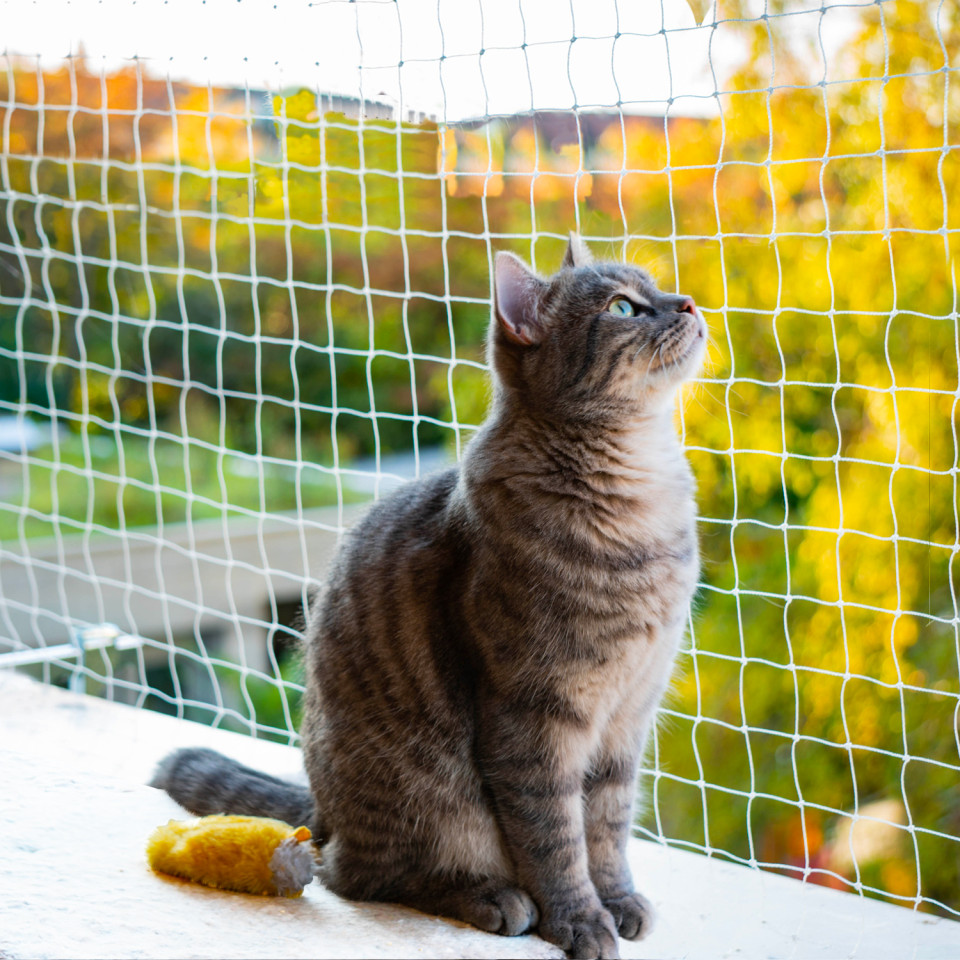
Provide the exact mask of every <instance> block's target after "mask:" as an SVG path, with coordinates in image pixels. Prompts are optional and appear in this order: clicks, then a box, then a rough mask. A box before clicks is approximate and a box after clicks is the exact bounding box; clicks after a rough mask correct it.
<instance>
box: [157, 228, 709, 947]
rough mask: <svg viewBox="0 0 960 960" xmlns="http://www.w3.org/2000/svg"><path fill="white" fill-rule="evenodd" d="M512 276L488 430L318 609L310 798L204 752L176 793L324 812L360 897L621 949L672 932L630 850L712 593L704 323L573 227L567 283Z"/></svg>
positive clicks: (401, 511)
mask: <svg viewBox="0 0 960 960" xmlns="http://www.w3.org/2000/svg"><path fill="white" fill-rule="evenodd" d="M496 281H497V284H496V291H497V302H496V306H495V311H494V314H495V316H494V321H493V324H492V327H491V337H490V358H491V361H492V366H493V369H494V372H495V377H494V383H495V399H494V404H493V409H492V412H491V415H490V417H489V419H488V421H487V423H486V424H485V426H484V427H483V428H482V430H481V431H480V432H479V433H478V435H477V436H476V438H475V439H474V440H473V442H472V443H471V444H470V446H469V448H468V450H467V452H466V454H465V456H464V459H463V463H462V466H461V467H460V468H452V469H449V470H447V471H445V472H442V473H439V474H435V475H433V476H430V477H427V478H424V479H421V480H419V481H416V482H413V483H410V484H408V485H407V486H405V487H403V488H402V489H401V490H399V491H398V492H397V493H396V494H394V495H393V496H391V497H389V498H387V499H385V500H382V501H381V502H379V503H377V504H376V505H375V506H374V507H373V508H372V509H371V510H370V512H369V513H368V514H367V516H366V518H365V519H364V520H363V521H362V522H361V523H359V524H358V525H357V526H356V527H355V528H354V529H353V530H352V531H351V533H350V534H349V535H348V536H347V538H346V539H345V542H344V544H343V547H342V549H341V552H340V554H339V558H338V561H337V562H336V564H335V565H334V571H333V573H332V575H331V577H330V579H329V581H328V584H327V587H326V590H325V593H324V595H323V597H322V598H321V601H320V602H319V603H318V604H316V605H315V606H314V608H313V609H312V611H311V615H310V617H309V622H308V624H307V629H306V637H305V642H306V665H307V693H306V698H305V717H304V723H303V728H302V738H303V750H304V761H305V767H306V770H307V773H308V776H309V780H310V786H311V794H312V808H311V807H310V800H309V798H307V797H305V796H304V795H302V794H300V793H298V792H297V791H298V790H299V789H302V788H296V787H292V786H290V787H284V786H282V785H280V786H278V785H277V782H271V781H270V780H269V778H263V777H261V776H260V775H258V774H256V773H255V772H254V771H249V770H246V768H241V767H239V765H237V764H234V763H233V762H232V761H228V760H226V759H224V758H217V757H216V756H215V755H210V754H209V752H202V751H201V752H198V754H200V755H199V756H198V755H197V754H193V755H187V756H186V757H185V756H184V755H183V753H181V754H178V755H175V759H173V760H171V759H168V761H165V764H166V766H165V767H164V768H162V771H161V775H159V776H158V778H157V780H156V781H155V782H156V783H157V784H158V785H160V786H163V787H165V788H166V789H167V790H169V792H170V793H171V795H172V796H174V797H175V798H176V799H178V800H181V802H184V803H185V804H186V805H187V806H188V807H190V809H192V810H195V811H198V812H213V811H214V809H216V810H217V811H219V810H220V809H224V810H227V812H231V813H233V812H261V811H262V812H263V813H266V814H268V815H271V816H274V815H279V814H280V813H282V812H283V811H288V812H289V811H290V810H291V809H292V810H293V811H294V812H302V813H304V814H305V817H306V816H309V817H310V822H309V825H310V826H311V827H312V829H313V831H314V835H315V836H316V837H318V839H319V842H320V843H322V844H323V866H322V873H321V878H322V880H323V882H324V883H325V884H326V885H327V886H328V887H329V888H330V889H332V890H334V891H335V892H337V893H339V894H341V895H343V896H345V897H349V898H352V899H357V900H387V901H396V902H400V903H406V904H409V905H411V906H414V907H418V908H420V909H423V910H426V911H429V912H432V913H439V914H444V915H447V916H453V917H457V918H459V919H462V920H466V921H468V922H470V923H473V924H475V925H477V926H479V927H481V928H483V929H486V930H493V931H496V932H499V933H504V934H517V933H522V932H524V931H526V930H528V929H531V928H533V927H535V926H536V927H537V928H538V929H539V932H540V934H541V935H542V936H543V937H545V938H546V939H547V940H550V941H552V942H553V943H556V944H559V945H560V946H561V947H562V948H563V949H565V950H566V951H567V952H568V954H569V955H570V956H574V957H615V956H617V934H618V933H619V934H620V935H622V936H625V937H630V938H637V937H640V936H642V935H644V934H645V933H646V932H647V931H648V930H649V925H650V922H651V914H650V908H649V905H648V903H647V902H646V900H644V898H643V897H641V896H640V895H639V894H637V893H635V892H634V889H633V883H632V880H631V877H630V872H629V869H628V867H627V865H626V862H625V857H624V851H625V846H626V840H627V837H628V835H629V828H630V824H631V821H632V816H633V796H634V789H635V779H636V773H637V766H638V763H639V758H640V755H641V753H642V750H643V747H644V743H645V740H646V737H647V733H648V731H649V728H650V725H651V721H652V717H653V713H654V711H655V709H656V706H657V704H658V702H659V700H660V698H661V696H662V694H663V691H664V689H665V687H666V684H667V682H668V679H669V675H670V670H671V666H672V662H673V658H674V655H675V652H676V649H677V646H678V643H679V641H680V638H681V635H682V631H683V625H684V621H685V617H686V614H687V609H688V605H689V601H690V598H691V595H692V593H693V590H694V587H695V584H696V581H697V574H698V551H697V542H696V531H695V523H694V515H695V511H694V502H693V483H692V479H691V475H690V472H689V470H688V467H687V465H686V463H685V460H684V458H683V456H682V453H681V449H680V445H679V443H678V441H677V438H676V433H675V430H674V427H673V424H672V410H673V398H674V394H675V391H676V388H677V386H678V385H679V384H680V382H681V381H682V380H683V379H684V378H686V377H688V376H690V375H692V373H693V372H694V371H695V370H696V369H697V367H698V365H699V362H700V359H701V356H702V348H703V342H704V333H705V331H704V327H703V321H702V319H701V318H700V317H699V315H698V314H697V312H696V310H695V308H693V307H692V301H687V300H686V298H682V297H677V296H673V295H667V294H663V293H661V292H660V291H658V290H657V289H656V287H655V286H654V284H653V283H652V281H651V280H650V278H649V277H648V276H647V275H646V274H645V273H643V272H642V271H640V270H638V269H636V268H634V267H631V266H624V265H618V264H610V263H600V264H594V263H593V262H592V261H591V260H590V259H589V254H588V253H587V252H586V250H585V249H584V248H583V247H582V246H580V245H579V243H578V241H577V240H576V238H572V239H571V246H570V249H569V250H568V253H567V257H566V258H565V261H564V265H563V267H562V268H561V270H560V272H559V273H557V274H556V275H555V276H554V277H553V278H552V279H550V280H549V281H547V280H542V279H540V278H539V277H536V276H534V275H533V274H532V273H530V271H529V270H528V268H527V267H526V266H525V265H523V264H522V263H521V261H519V260H517V259H516V258H514V257H512V256H511V255H509V254H500V255H499V257H498V261H497V277H496ZM616 296H625V297H627V298H628V299H631V300H632V301H633V302H634V304H635V305H636V308H637V310H638V315H637V316H635V317H628V318H624V317H620V316H616V315H614V314H612V313H611V312H609V311H608V310H607V306H608V305H609V303H610V301H611V298H613V297H616ZM191 764H192V766H191ZM178 768H179V769H181V770H188V771H189V775H181V776H178V775H177V772H176V771H177V769H178ZM244 783H246V785H247V787H248V796H247V797H244V795H243V794H244V790H243V784H244ZM258 805H259V807H260V811H257V810H252V809H251V806H258ZM305 817H303V818H301V817H294V818H293V819H295V820H296V819H304V818H305ZM288 819H289V818H288Z"/></svg>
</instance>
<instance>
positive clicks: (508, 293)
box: [493, 251, 547, 347]
mask: <svg viewBox="0 0 960 960" xmlns="http://www.w3.org/2000/svg"><path fill="white" fill-rule="evenodd" d="M546 287H547V285H546V283H544V281H543V280H541V279H540V278H539V277H538V276H537V275H536V274H535V273H533V272H532V271H531V270H530V268H529V267H528V266H527V265H526V264H525V263H524V262H523V261H522V260H521V259H520V258H519V257H516V256H514V255H513V254H512V253H507V252H505V251H502V252H500V253H498V254H497V261H496V265H495V267H494V272H493V300H494V307H493V309H494V312H495V313H496V316H497V322H498V323H499V324H500V329H501V330H502V331H503V332H504V335H505V336H506V338H507V339H508V340H510V341H511V342H513V343H517V344H520V345H521V346H524V347H529V346H531V345H533V344H535V343H539V342H540V341H541V340H542V339H543V335H544V333H545V332H546V328H545V327H544V325H543V323H542V322H541V320H540V318H539V316H538V314H539V308H540V298H541V296H542V295H543V292H544V290H546Z"/></svg>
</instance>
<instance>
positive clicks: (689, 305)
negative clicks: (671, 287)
mask: <svg viewBox="0 0 960 960" xmlns="http://www.w3.org/2000/svg"><path fill="white" fill-rule="evenodd" d="M677 313H692V314H693V315H694V316H696V315H697V305H696V304H695V303H694V302H693V299H692V298H691V297H684V298H683V301H682V302H681V303H680V305H679V306H678V307H677Z"/></svg>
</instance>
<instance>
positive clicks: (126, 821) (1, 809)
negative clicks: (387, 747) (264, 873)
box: [0, 672, 960, 960]
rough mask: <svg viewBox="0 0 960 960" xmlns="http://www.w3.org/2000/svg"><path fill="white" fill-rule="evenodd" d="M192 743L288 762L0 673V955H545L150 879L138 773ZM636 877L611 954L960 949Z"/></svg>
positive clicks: (830, 912)
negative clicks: (644, 916) (639, 923)
mask: <svg viewBox="0 0 960 960" xmlns="http://www.w3.org/2000/svg"><path fill="white" fill-rule="evenodd" d="M190 744H202V745H208V746H213V747H216V748H217V749H220V750H222V751H223V752H225V753H228V754H232V755H233V756H236V757H237V758H238V759H242V760H243V761H244V762H246V763H249V764H251V765H252V766H256V767H259V768H261V769H263V770H267V771H269V772H272V773H275V774H280V775H290V774H296V771H297V769H298V767H299V756H298V754H297V752H296V751H295V750H294V749H292V748H290V747H284V746H280V745H277V744H272V743H266V742H264V741H255V740H251V739H250V738H247V737H242V736H240V735H238V734H233V733H227V732H224V731H218V730H211V729H210V728H208V727H202V726H199V725H197V724H191V723H187V722H183V721H178V720H176V719H174V718H171V717H165V716H162V715H159V714H155V713H150V712H149V711H145V710H135V709H133V708H131V707H125V706H120V705H117V704H110V703H105V702H104V701H101V700H95V699H93V698H89V697H83V696H79V695H76V694H70V693H67V692H65V691H62V690H58V689H54V688H50V687H45V686H42V685H40V684H37V683H34V682H33V681H31V680H28V679H26V678H25V677H22V676H20V675H17V674H13V673H9V672H0V771H2V776H3V790H2V791H0V958H4V960H27V958H31V960H32V958H41V957H51V958H53V957H57V958H59V957H76V958H85V957H131V958H132V957H142V958H152V957H158V958H159V957H163V958H179V957H201V958H205V957H210V958H219V957H291V958H292V957H329V958H335V957H491V958H493V957H557V956H560V954H559V952H558V951H557V950H556V948H554V947H552V946H550V945H548V944H546V943H544V942H543V941H542V940H540V939H539V938H537V937H533V936H528V937H517V938H513V939H507V938H503V937H496V936H492V935H490V934H484V933H481V932H479V931H477V930H474V929H472V928H470V927H466V926H464V925H462V924H456V923H452V922H450V921H447V920H442V919H439V918H436V917H429V916H425V915H424V914H420V913H417V912H416V911H413V910H408V909H404V908H402V907H394V906H388V905H384V904H355V903H349V902H346V901H344V900H341V899H339V898H338V897H336V896H334V895H333V894H331V893H329V892H328V891H326V890H324V889H323V888H322V887H320V886H319V885H318V884H316V883H314V884H311V885H310V886H309V887H307V890H306V893H305V895H304V897H303V899H302V900H278V899H271V898H262V897H252V896H247V895H243V894H233V893H223V892H220V891H216V890H209V889H207V888H205V887H200V886H197V885H194V884H189V883H185V882H180V881H176V880H166V879H161V878H160V877H158V876H157V875H155V874H154V873H152V872H151V871H150V869H149V868H148V867H147V865H146V861H145V859H144V852H143V851H144V844H145V842H146V838H147V836H148V835H149V833H150V831H151V830H152V829H153V828H154V827H155V826H156V825H158V824H161V823H165V822H166V821H167V820H168V819H169V818H170V817H176V816H180V815H183V814H182V811H181V810H180V808H179V807H177V805H176V804H174V803H173V801H171V800H170V799H169V798H168V797H166V796H165V795H164V794H162V793H160V792H159V791H157V790H153V789H151V788H150V787H146V786H144V785H143V784H144V782H145V780H146V779H147V778H148V776H149V774H150V772H151V771H152V769H153V766H154V764H155V763H156V762H157V760H158V759H159V758H160V757H161V756H162V755H163V754H164V753H166V752H167V751H168V750H169V749H171V748H173V747H175V746H182V745H190ZM631 859H632V862H633V864H634V870H635V874H636V876H637V879H638V884H639V885H640V887H641V889H642V890H644V891H645V892H646V893H647V895H648V896H649V897H650V898H651V899H652V900H653V902H654V903H655V904H656V906H657V908H658V910H659V922H658V926H657V928H656V929H655V930H654V932H653V934H652V935H651V936H650V937H649V938H648V939H647V940H645V941H643V942H642V943H638V944H632V943H627V942H625V941H622V942H621V949H622V951H623V954H624V956H625V957H664V958H666V957H671V958H673V957H689V958H695V957H697V958H699V957H703V958H717V957H741V958H752V957H797V958H812V957H871V958H886V957H889V958H891V960H892V958H896V960H905V958H910V957H914V958H918V960H919V958H929V960H934V958H940V957H942V958H954V957H957V956H960V923H954V922H951V921H947V920H940V919H937V918H934V917H930V916H928V915H923V914H917V913H912V912H910V911H908V910H905V909H902V908H900V907H894V906H889V905H886V904H882V903H879V902H877V901H873V900H866V899H863V898H860V897H857V896H854V895H852V894H845V893H838V892H837V891H833V890H827V889H824V888H822V887H817V886H814V885H811V884H802V883H799V882H798V881H795V880H790V879H786V878H784V877H779V876H774V875H771V874H768V873H761V872H759V871H753V870H748V869H746V868H744V867H739V866H735V865H731V864H728V863H723V862H720V861H718V860H711V859H708V858H706V857H702V856H698V855H696V854H692V853H685V852H680V851H676V850H670V849H667V848H665V847H662V846H658V845H656V844H652V843H645V842H641V841H634V842H633V843H632V845H631Z"/></svg>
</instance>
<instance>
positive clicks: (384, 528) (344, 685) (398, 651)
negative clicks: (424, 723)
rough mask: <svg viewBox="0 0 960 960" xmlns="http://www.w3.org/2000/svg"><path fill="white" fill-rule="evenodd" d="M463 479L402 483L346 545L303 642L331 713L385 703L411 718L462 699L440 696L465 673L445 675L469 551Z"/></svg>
mask: <svg viewBox="0 0 960 960" xmlns="http://www.w3.org/2000/svg"><path fill="white" fill-rule="evenodd" d="M459 478H460V474H459V470H458V468H457V467H450V468H448V469H446V470H443V471H440V472H438V473H434V474H430V475H428V476H425V477H422V478H419V479H417V480H413V481H410V482H408V483H406V484H404V485H403V486H402V487H400V488H398V489H397V490H396V491H394V492H393V493H391V494H390V495H389V496H387V497H384V498H383V499H382V500H379V501H378V502H376V503H375V504H374V505H373V506H372V507H371V508H370V510H369V511H368V512H367V513H366V515H365V516H364V517H363V518H362V519H361V520H360V521H359V522H358V523H356V524H355V525H354V526H353V527H352V528H351V530H350V531H349V532H348V533H347V535H346V536H345V537H344V540H343V543H342V546H341V548H340V551H339V553H338V555H337V556H336V557H335V559H334V561H333V564H332V567H331V572H330V576H329V579H328V581H327V584H326V587H325V589H324V591H323V593H322V594H321V596H320V597H318V600H317V602H316V603H315V605H314V607H313V610H312V614H311V617H310V621H309V622H308V625H307V630H306V634H305V642H306V654H307V667H308V672H309V673H310V674H313V676H314V679H316V681H317V683H318V687H319V688H320V689H322V691H323V693H324V699H325V700H326V702H327V705H328V707H329V706H330V705H331V701H332V700H336V701H338V702H347V701H350V700H357V699H359V700H364V701H371V702H373V701H376V700H377V698H378V697H379V698H381V700H383V702H387V703H394V704H395V705H396V710H397V711H398V712H399V713H400V714H406V713H408V712H411V711H416V710H418V709H421V708H422V705H423V704H424V703H426V702H429V695H432V696H433V697H434V698H435V699H439V700H444V701H445V700H448V699H449V698H450V697H454V696H455V695H456V694H457V693H458V692H459V691H456V690H453V689H450V690H445V691H440V690H438V685H443V686H451V685H453V686H456V685H458V684H459V683H460V682H461V680H460V674H461V673H462V670H461V669H460V668H459V667H457V669H455V670H452V669H451V670H448V669H447V666H448V665H453V664H455V663H456V656H455V647H456V645H457V637H458V636H459V635H460V634H461V631H459V630H458V619H459V610H458V605H457V603H456V598H457V596H458V593H459V589H458V588H459V584H460V581H461V580H462V577H463V571H464V570H465V569H466V566H467V564H468V562H469V552H470V544H469V540H468V538H466V537H464V536H463V535H462V533H461V532H460V524H459V523H458V519H457V517H458V512H459V511H458V509H457V502H458V483H459ZM454 674H456V676H454ZM441 693H442V695H441ZM428 694H429V695H428ZM347 709H352V707H350V706H349V703H347Z"/></svg>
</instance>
